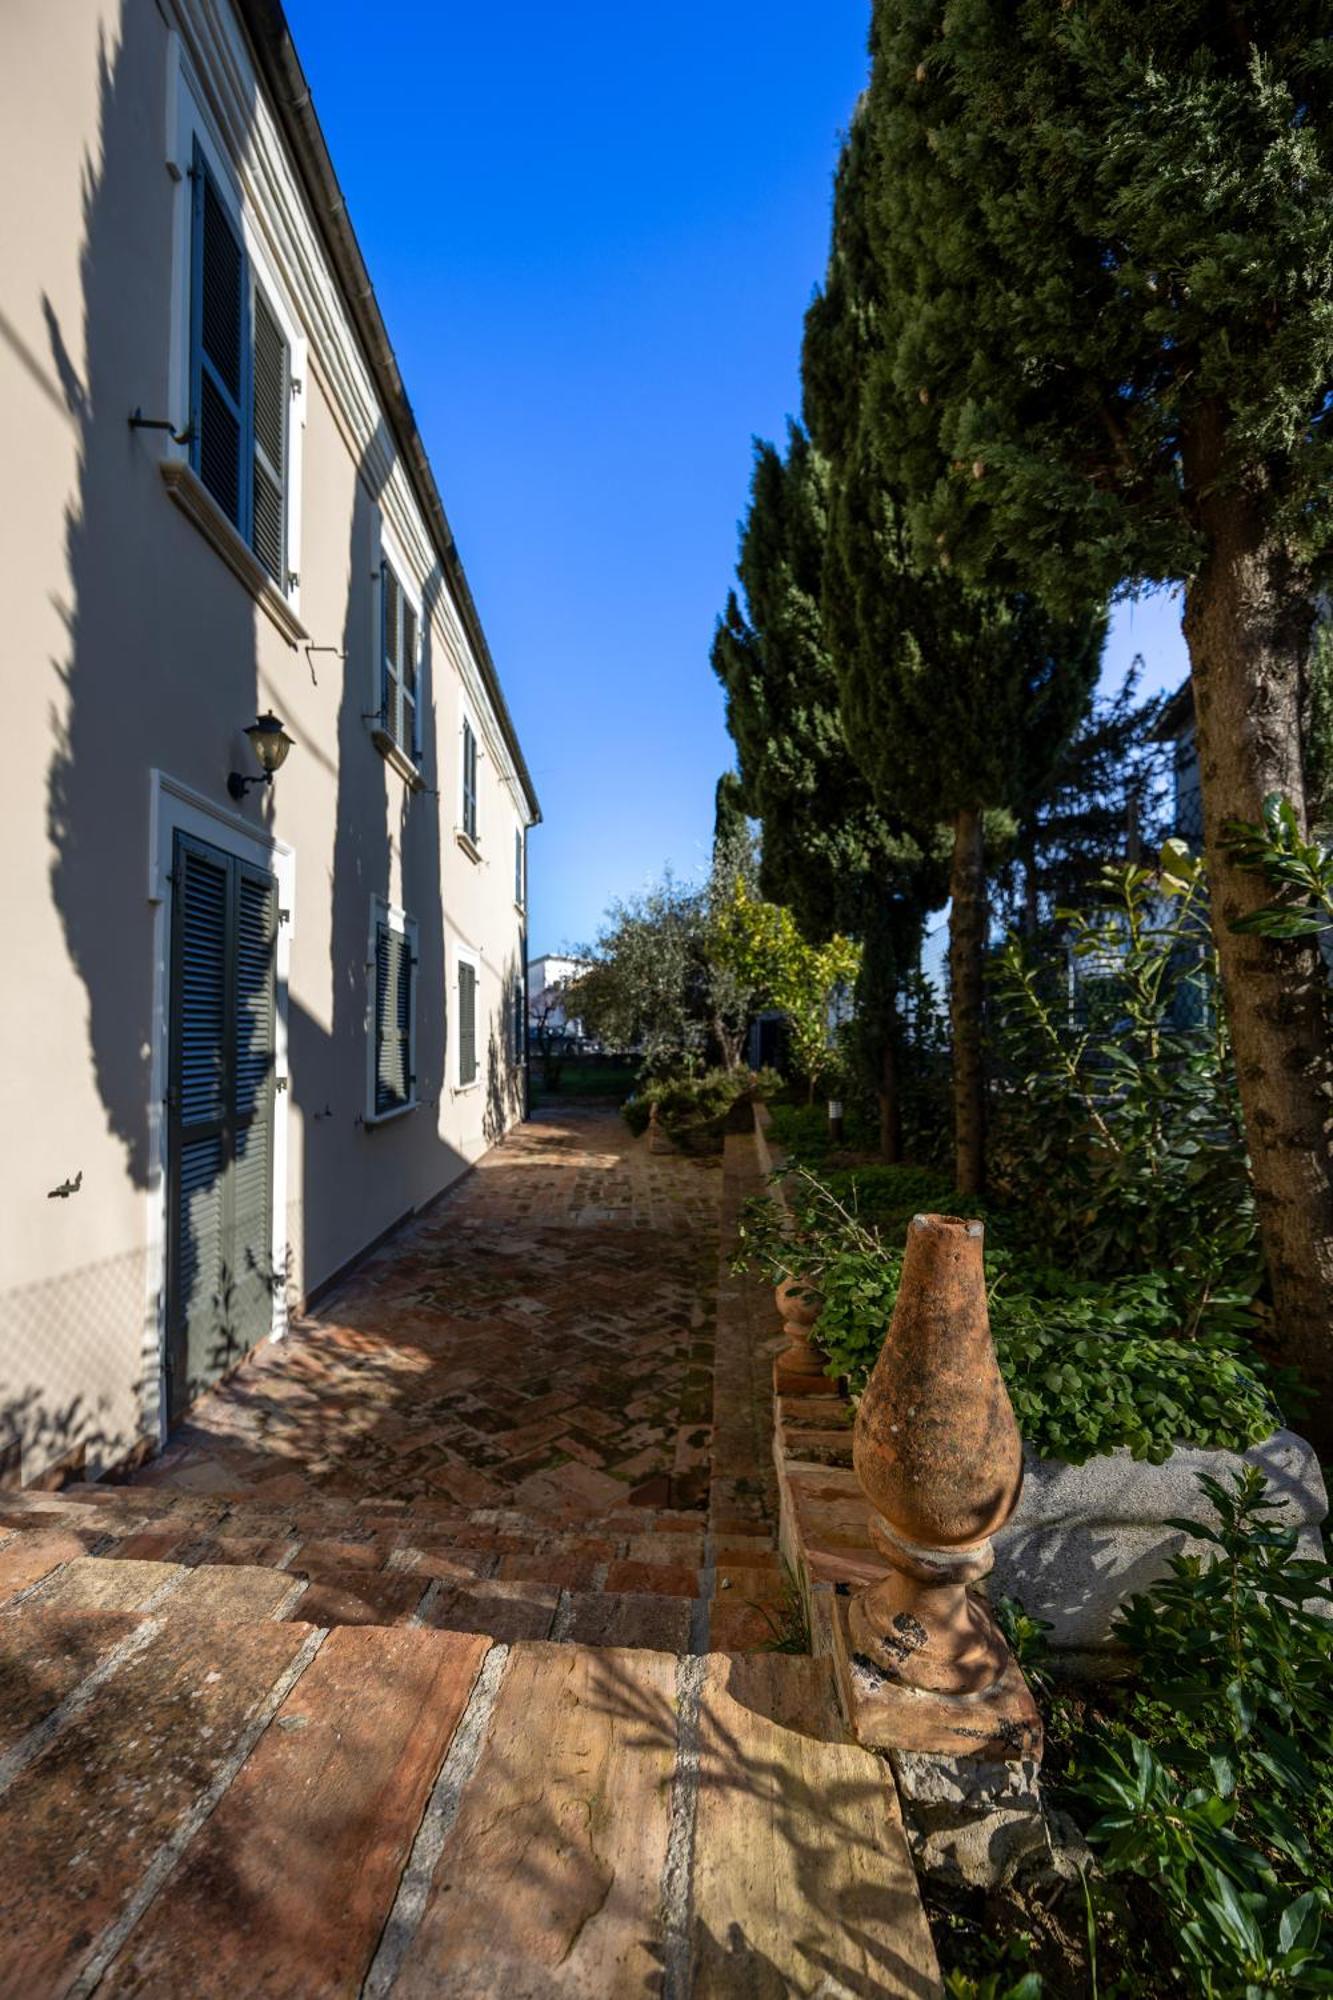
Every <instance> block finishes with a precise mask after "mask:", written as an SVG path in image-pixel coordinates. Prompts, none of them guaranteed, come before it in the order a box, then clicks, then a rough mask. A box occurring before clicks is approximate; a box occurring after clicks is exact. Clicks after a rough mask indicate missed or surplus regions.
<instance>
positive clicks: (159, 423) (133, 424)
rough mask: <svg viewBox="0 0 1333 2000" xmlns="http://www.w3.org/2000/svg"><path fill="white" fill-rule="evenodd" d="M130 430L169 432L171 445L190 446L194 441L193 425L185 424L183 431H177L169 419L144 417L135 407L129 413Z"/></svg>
mask: <svg viewBox="0 0 1333 2000" xmlns="http://www.w3.org/2000/svg"><path fill="white" fill-rule="evenodd" d="M130 429H131V430H132V431H169V432H170V433H171V442H172V443H173V444H192V443H193V441H194V425H193V424H187V425H186V426H185V429H184V430H183V431H178V430H177V429H176V426H175V424H174V423H173V421H172V419H171V418H170V417H146V416H145V415H144V413H143V411H142V410H141V409H139V408H138V406H137V405H136V407H135V408H134V409H133V410H132V411H131V412H130Z"/></svg>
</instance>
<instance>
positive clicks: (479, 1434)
mask: <svg viewBox="0 0 1333 2000" xmlns="http://www.w3.org/2000/svg"><path fill="white" fill-rule="evenodd" d="M757 1183H758V1169H757V1164H756V1159H755V1154H754V1147H753V1144H752V1143H751V1142H749V1141H746V1140H742V1139H741V1138H739V1137H737V1138H734V1139H729V1140H728V1142H727V1153H726V1158H725V1161H716V1162H700V1161H689V1160H679V1159H675V1158H662V1157H660V1156H655V1155H652V1154H650V1153H649V1152H648V1151H647V1150H646V1147H645V1146H644V1145H643V1144H642V1143H638V1142H634V1141H632V1140H631V1139H630V1138H629V1135H628V1134H627V1132H626V1131H625V1129H624V1127H623V1126H622V1124H621V1123H620V1121H619V1120H618V1119H617V1118H614V1117H612V1116H609V1115H601V1114H589V1113H586V1112H583V1113H576V1114H570V1115H569V1116H565V1115H564V1114H560V1115H558V1116H557V1115H554V1114H548V1116H547V1118H546V1120H545V1122H544V1123H542V1124H539V1125H533V1126H529V1127H527V1128H525V1129H524V1130H523V1131H521V1132H519V1133H516V1134H514V1135H513V1136H512V1137H511V1138H510V1139H509V1140H507V1141H506V1143H505V1144H504V1146H503V1147H500V1148H498V1149H497V1150H496V1151H495V1152H494V1153H492V1154H491V1155H490V1156H489V1157H488V1158H487V1159H486V1160H484V1161H483V1162H482V1164H481V1166H480V1168H479V1169H478V1171H477V1172H476V1173H475V1174H473V1175H471V1176H469V1177H468V1178H467V1179H466V1180H465V1181H463V1182H462V1183H461V1184H460V1185H459V1186H458V1187H457V1188H456V1189H454V1190H453V1191H452V1192H451V1193H450V1195H449V1196H448V1197H447V1198H446V1199H445V1200H444V1201H442V1202H440V1203H439V1204H438V1205H437V1206H436V1207H435V1208H434V1209H433V1210H432V1211H431V1212H430V1213H429V1214H428V1215H427V1216H425V1217H424V1218H422V1219H420V1220H419V1221H418V1222H417V1223H415V1224H414V1225H413V1226H412V1227H411V1228H410V1229H408V1230H406V1231H404V1232H402V1233H401V1234H400V1235H399V1236H398V1237H397V1238H396V1239H395V1240H394V1241H393V1242H392V1243H390V1244H388V1245H386V1246H385V1248H384V1249H383V1251H382V1252H380V1253H379V1254H378V1255H377V1256H376V1257H375V1258H374V1259H373V1260H372V1261H371V1262H370V1263H368V1264H367V1265H366V1266H365V1267H364V1268H363V1269H362V1270H361V1271H360V1272H359V1273H358V1274H357V1275H356V1277H355V1279H354V1280H353V1281H352V1282H350V1283H349V1284H347V1285H346V1286H345V1287H344V1288H343V1290H342V1291H341V1292H340V1293H339V1294H338V1295H337V1297H336V1298H334V1299H332V1300H331V1301H330V1302H329V1305H328V1307H327V1309H326V1310H325V1311H324V1312H323V1313H321V1314H320V1316H319V1317H318V1318H316V1319H313V1320H311V1321H310V1322H309V1323H307V1324H306V1325H304V1326H302V1327H300V1328H297V1329H295V1330H294V1331H293V1334H292V1337H291V1338H290V1339H289V1340H287V1341H285V1342H283V1343H281V1344H279V1345H278V1346H276V1347H271V1348H267V1349H265V1350H264V1351H263V1352H262V1353H260V1354H258V1355H256V1356H255V1357H254V1358H253V1359H252V1360H251V1361H250V1362H249V1363H248V1364H247V1365H246V1366H244V1367H243V1368H242V1369H241V1370H240V1371H239V1372H238V1374H237V1375H236V1376H235V1377H234V1378H233V1380H232V1381H231V1382H230V1383H228V1384H227V1385H225V1386H224V1387H223V1388H221V1389H219V1390H218V1391H217V1392H215V1393H214V1394H213V1395H211V1396H209V1397H208V1398H207V1399H206V1401H205V1402H203V1403H202V1404H200V1405H199V1407H198V1408H197V1409H196V1411H195V1413H194V1421H193V1422H192V1424H191V1426H190V1427H189V1429H188V1430H187V1431H186V1432H185V1433H184V1434H183V1435H182V1436H181V1437H179V1438H178V1439H177V1440H176V1442H175V1443H174V1444H173V1445H172V1448H171V1450H170V1451H168V1452H167V1453H166V1454H165V1455H164V1456H163V1457H162V1458H161V1459H160V1460H159V1461H158V1462H157V1463H156V1464H155V1465H153V1466H151V1467H149V1468H147V1469H146V1471H145V1472H144V1473H142V1474H141V1475H140V1477H139V1478H138V1480H136V1481H135V1482H134V1483H132V1484H130V1485H128V1486H106V1485H103V1486H90V1487H83V1488H80V1487H77V1486H76V1487H71V1488H69V1489H67V1490H66V1491H65V1492H62V1493H16V1494H6V1495H0V1846H2V1847H3V1852H4V1854H5V1864H6V1865H5V1869H4V1871H3V1879H2V1880H0V1994H10V1993H13V1994H22V1995H23V1996H24V2000H57V1996H58V2000H69V1996H71V1995H72V1994H78V1995H83V1996H87V2000H92V1996H96V2000H110V1996H113V1995H115V1996H124V2000H176V1996H177V1995H178V1994H180V1993H181V1992H183V1991H188V1992H190V1993H191V1994H192V1995H198V1996H200V2000H233V1996H235V1995H237V1994H241V1993H244V1994H250V1993H255V1994H258V1993H261V1992H262V1993H266V1994H274V1995H276V1994H279V1993H281V1994H284V1995H288V1996H290V2000H329V1996H331V1995H334V1994H338V1995H345V1996H347V2000H353V1996H360V2000H389V1996H393V2000H409V1996H416V1995H421V1996H423V1997H424V1996H425V1995H428V1994H436V1993H445V1992H448V1993H457V1994H459V1995H463V1994H471V1995H476V1996H478V2000H480V1996H482V1995H492V1994H506V1995H514V1996H528V2000H565V1996H567V1997H568V2000H579V1996H582V1995H588V1994H597V1995H603V1994H604V1995H606V1996H607V2000H621V1996H624V2000H633V1996H639V1995H642V1994H644V1993H649V1992H655V1993H659V1994H662V1995H664V1996H666V2000H694V1996H697V2000H704V1996H721V1995H725V1994H732V1993H736V1994H741V1993H745V1994H753V1995H759V1994H763V1995H765V1996H768V1995H774V1996H776V1995H778V1994H796V1993H809V1992H812V1991H815V1990H818V1991H820V1992H824V1991H826V1990H827V1991H828V1992H830V1993H832V1992H835V1991H836V1992H838V1993H858V1994H860V1993H864V1994H881V1995H884V1996H886V2000H900V1997H901V2000H936V1996H937V1995H938V1993H939V1990H940V1988H939V1982H938V1975H937V1972H936V1969H935V1963H934V1957H933V1952H932V1949H931V1943H930V1938H929V1934H928V1932H927V1929H926V1925H925V1919H924V1915H923V1913H922V1910H921V1906H920V1901H919V1898H918V1895H917V1891H916V1884H915V1879H914V1876H913V1872H912V1865H911V1861H910V1858H909V1855H908V1851H907V1846H906V1841H905V1838H904V1834H903V1828H902V1824H901V1820H900V1818H899V1815H898V1809H897V1803H896V1798H895V1795H894V1792H893V1789H892V1786H891V1785H889V1784H886V1782H885V1774H884V1769H883V1767H882V1765H881V1764H880V1762H879V1761H878V1760H877V1759H876V1757H875V1756H874V1755H873V1754H872V1753H871V1752H868V1751H865V1750H862V1749H859V1748H857V1747H855V1746H854V1745H852V1744H850V1743H848V1742H847V1740H846V1735H845V1731H844V1729H843V1727H842V1723H841V1720H840V1717H839V1715H838V1712H837V1708H836V1703H835V1700H834V1695H833V1687H832V1681H831V1677H830V1674H829V1671H828V1667H827V1663H826V1662H825V1661H823V1660H821V1659H816V1658H812V1657H809V1656H805V1657H793V1656H791V1655H788V1654H781V1655H779V1654H775V1653H773V1652H771V1651H768V1650H765V1649H766V1648H768V1647H770V1646H771V1643H772V1638H773V1634H774V1630H775V1629H776V1622H775V1621H777V1620H778V1619H779V1618H780V1617H781V1615H782V1613H781V1602H782V1597H783V1589H782V1579H781V1576H780V1572H779V1566H778V1559H777V1555H776V1550H775V1545H774V1520H773V1479H772V1473H771V1459H770V1452H771V1425H772V1410H771V1398H770V1390H769V1376H770V1369H769V1363H768V1353H769V1350H770V1349H771V1347H772V1344H773V1339H774V1335H775V1334H776V1330H777V1329H776V1316H775V1314H774V1310H773V1303H772V1294H771V1293H768V1292H766V1291H765V1290H764V1288H763V1287H762V1286H759V1285H755V1284H750V1283H748V1282H745V1281H740V1280H736V1279H734V1278H732V1277H731V1276H730V1274H729V1273H728V1271H727V1269H726V1239H727V1238H728V1237H729V1234H730V1230H731V1227H732V1225H733V1224H734V1221H735V1217H736V1212H737V1209H738V1207H739V1204H740V1202H741V1200H742V1199H743V1198H744V1196H745V1194H746V1193H747V1192H748V1191H749V1190H750V1189H751V1188H753V1187H755V1186H756V1185H757ZM719 1236H721V1238H722V1247H721V1249H720V1247H719ZM704 1653H706V1654H707V1655H708V1657H706V1658H701V1657H700V1655H701V1654H704ZM182 1982H184V1984H182Z"/></svg>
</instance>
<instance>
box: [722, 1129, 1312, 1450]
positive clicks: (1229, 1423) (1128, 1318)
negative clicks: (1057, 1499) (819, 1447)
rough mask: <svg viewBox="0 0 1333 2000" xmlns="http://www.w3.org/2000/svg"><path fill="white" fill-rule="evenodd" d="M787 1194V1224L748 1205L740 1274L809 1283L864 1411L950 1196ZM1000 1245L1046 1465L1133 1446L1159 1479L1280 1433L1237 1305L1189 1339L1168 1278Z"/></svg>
mask: <svg viewBox="0 0 1333 2000" xmlns="http://www.w3.org/2000/svg"><path fill="white" fill-rule="evenodd" d="M863 1181H864V1182H865V1183H866V1184H867V1185H866V1186H865V1191H864V1193H865V1199H864V1204H863V1196H862V1183H863ZM783 1182H784V1196H785V1209H780V1208H779V1206H778V1204H777V1203H775V1202H774V1201H773V1200H772V1198H771V1197H769V1196H762V1197H760V1198H758V1199H757V1200H756V1201H754V1202H752V1203H750V1204H749V1205H748V1207H747V1209H746V1212H745V1215H744V1216H743V1218H742V1225H741V1244H740V1251H739V1263H740V1267H741V1268H744V1269H757V1270H762V1271H763V1272H764V1273H765V1275H767V1276H768V1277H769V1278H771V1279H772V1280H773V1282H774V1283H776V1282H777V1281H778V1280H779V1279H781V1278H783V1277H798V1278H803V1279H806V1280H807V1281H808V1282H809V1284H810V1287H811V1290H812V1292H814V1293H816V1294H817V1295H818V1297H819V1299H820V1302H821V1305H820V1315H819V1319H818V1321H817V1323H816V1325H815V1328H814V1339H815V1341H816V1342H817V1343H818V1345H819V1346H820V1347H821V1348H822V1350H823V1352H824V1353H825V1354H826V1356H827V1357H828V1372H829V1374H830V1375H831V1376H834V1377H838V1378H842V1379H845V1380H846V1382H847V1384H848V1387H849V1389H850V1390H851V1393H852V1394H853V1395H854V1396H857V1395H859V1394H860V1393H861V1391H862V1390H863V1389H864V1387H865V1384H866V1381H867V1380H868V1378H869V1375H870V1371H871V1369H872V1368H873V1367H874V1365H875V1362H876V1360H877V1359H878V1357H879V1352H880V1349H881V1347H882V1346H883V1344H884V1339H885V1336H886V1334H887V1332H888V1329H889V1322H890V1320H891V1319H892V1317H893V1309H894V1305H895V1304H896V1302H897V1297H898V1287H899V1284H900V1282H901V1279H902V1264H903V1253H902V1248H901V1245H902V1241H903V1235H904V1231H905V1228H906V1223H907V1220H908V1219H909V1218H910V1216H911V1215H912V1214H915V1213H917V1212H918V1210H919V1209H921V1208H923V1207H927V1206H928V1207H933V1208H939V1207H940V1206H941V1205H942V1204H941V1189H940V1184H939V1182H938V1181H934V1180H932V1178H931V1177H930V1176H928V1175H925V1174H922V1173H921V1172H920V1171H919V1170H916V1169H912V1168H906V1169H903V1168H893V1167H879V1168H871V1169H868V1170H852V1171H851V1172H849V1173H847V1174H845V1175H843V1176H838V1177H835V1176H831V1175H830V1176H827V1177H826V1176H824V1175H821V1174H817V1173H815V1172H814V1171H813V1170H812V1169H811V1168H808V1167H803V1166H799V1165H797V1166H793V1167H790V1168H788V1169H785V1170H784V1173H783ZM895 1183H896V1184H897V1185H896V1186H895ZM995 1234H996V1236H997V1237H998V1238H999V1242H998V1244H997V1245H996V1247H992V1248H989V1249H988V1250H987V1253H986V1278H987V1285H988V1295H989V1303H990V1319H991V1331H992V1334H993V1336H994V1340H995V1351H996V1354H997V1356H998V1358H999V1363H1000V1371H1001V1373H1002V1374H1003V1376H1004V1379H1005V1384H1006V1386H1007V1388H1008V1390H1009V1397H1010V1401H1011V1402H1012V1404H1013V1407H1014V1415H1015V1417H1016V1418H1017V1421H1018V1426H1019V1429H1020V1431H1021V1432H1022V1434H1023V1437H1024V1440H1025V1442H1026V1443H1027V1444H1028V1446H1029V1447H1030V1448H1031V1449H1032V1450H1033V1451H1035V1452H1037V1453H1039V1454H1040V1455H1041V1456H1042V1457H1046V1458H1056V1459H1062V1460H1064V1461H1065V1462H1066V1463H1068V1464H1071V1465H1080V1464H1082V1463H1083V1462H1084V1461H1085V1460H1087V1459H1089V1458H1092V1457H1095V1456H1097V1455H1098V1454H1099V1453H1103V1452H1109V1451H1114V1450H1115V1449H1116V1448H1117V1447H1120V1446H1123V1447H1124V1448H1125V1449H1127V1450H1128V1451H1129V1452H1130V1453H1131V1454H1132V1455H1133V1456H1134V1457H1135V1458H1139V1459H1147V1460H1149V1461H1151V1462H1153V1463H1154V1464H1161V1463H1162V1462H1164V1461H1165V1459H1167V1458H1168V1457H1169V1456H1170V1453H1171V1451H1172V1449H1173V1447H1174V1446H1176V1445H1178V1444H1187V1445H1197V1446H1200V1447H1202V1448H1204V1449H1211V1450H1219V1449H1227V1450H1234V1451H1243V1450H1244V1449H1245V1448H1246V1447H1247V1446H1249V1445H1252V1444H1257V1443H1258V1442H1259V1441H1260V1440H1261V1439H1263V1438H1266V1437H1268V1436H1270V1435H1271V1434H1272V1432H1273V1431H1274V1430H1275V1429H1276V1428H1277V1427H1278V1426H1279V1425H1280V1423H1281V1421H1282V1412H1281V1409H1280V1406H1279V1404H1278V1401H1277V1393H1276V1386H1277V1385H1276V1384H1275V1381H1274V1379H1273V1378H1272V1377H1271V1376H1270V1374H1269V1373H1268V1371H1266V1370H1265V1368H1264V1367H1263V1366H1262V1364H1261V1363H1260V1362H1259V1361H1258V1360H1257V1359H1256V1358H1255V1357H1254V1355H1253V1354H1252V1352H1251V1351H1250V1349H1249V1347H1248V1344H1247V1343H1246V1342H1245V1340H1244V1338H1243V1336H1242V1335H1241V1334H1240V1333H1239V1332H1238V1331H1237V1330H1236V1327H1235V1325H1234V1323H1233V1315H1232V1312H1231V1310H1230V1306H1229V1304H1228V1303H1227V1302H1222V1303H1220V1304H1218V1305H1217V1306H1215V1307H1213V1308H1210V1309H1208V1310H1207V1311H1205V1313H1204V1314H1203V1315H1202V1316H1201V1317H1200V1319H1199V1320H1198V1321H1197V1323H1196V1324H1195V1325H1194V1326H1193V1328H1192V1330H1191V1331H1190V1333H1189V1335H1188V1336H1186V1335H1185V1334H1184V1333H1183V1330H1182V1328H1181V1323H1180V1314H1179V1307H1178V1304H1177V1301H1176V1298H1175V1295H1174V1291H1173V1287H1172V1284H1171V1282H1170V1279H1169V1277H1168V1276H1167V1275H1165V1274H1161V1273H1155V1274H1152V1275H1149V1276H1146V1277H1144V1276H1140V1277H1134V1278H1120V1279H1114V1280H1100V1281H1098V1280H1083V1281H1079V1280H1075V1279H1071V1278H1070V1277H1069V1276H1068V1275H1067V1274H1066V1273H1065V1272H1063V1271H1061V1270H1057V1269H1056V1268H1054V1267H1052V1266H1051V1265H1049V1264H1042V1263H1040V1262H1038V1261H1036V1260H1035V1259H1033V1258H1032V1257H1031V1256H1030V1255H1027V1254H1025V1253H1024V1252H1023V1251H1022V1250H1021V1249H1019V1248H1017V1247H1015V1246H1014V1244H1013V1241H1012V1231H1011V1230H1007V1229H1006V1224H1005V1220H1004V1219H1003V1218H1001V1219H1000V1220H999V1223H998V1226H997V1227H996V1230H995ZM1007 1234H1008V1235H1009V1236H1010V1241H1009V1242H1008V1243H1006V1242H1005V1240H1004V1239H1005V1237H1006V1235H1007Z"/></svg>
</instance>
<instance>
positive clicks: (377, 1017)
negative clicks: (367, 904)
mask: <svg viewBox="0 0 1333 2000" xmlns="http://www.w3.org/2000/svg"><path fill="white" fill-rule="evenodd" d="M372 976H373V980H374V991H373V995H372V1005H373V1028H374V1066H373V1076H372V1091H371V1113H372V1116H374V1117H375V1118H387V1117H391V1116H392V1115H393V1113H394V1112H396V1111H404V1110H407V1109H408V1108H409V1107H410V1106H412V1105H413V1104H415V1103H416V1095H417V1091H416V1083H417V1080H416V1048H415V1037H416V1007H415V995H414V993H413V981H414V979H415V977H416V926H415V924H414V923H413V922H412V920H411V918H410V917H401V916H399V915H398V914H397V913H396V912H394V913H391V912H389V911H388V910H387V908H386V906H385V905H384V904H382V903H377V904H376V915H375V920H374V959H373V975H372Z"/></svg>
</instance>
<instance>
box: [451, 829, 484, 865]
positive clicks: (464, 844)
mask: <svg viewBox="0 0 1333 2000" xmlns="http://www.w3.org/2000/svg"><path fill="white" fill-rule="evenodd" d="M454 839H455V840H456V841H457V842H458V845H459V846H460V847H461V848H462V850H463V852H464V854H466V856H467V858H468V860H469V861H480V860H481V849H480V847H478V845H477V843H476V841H475V840H474V839H473V838H472V835H471V834H470V833H464V831H463V829H462V827H461V826H456V827H455V828H454Z"/></svg>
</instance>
